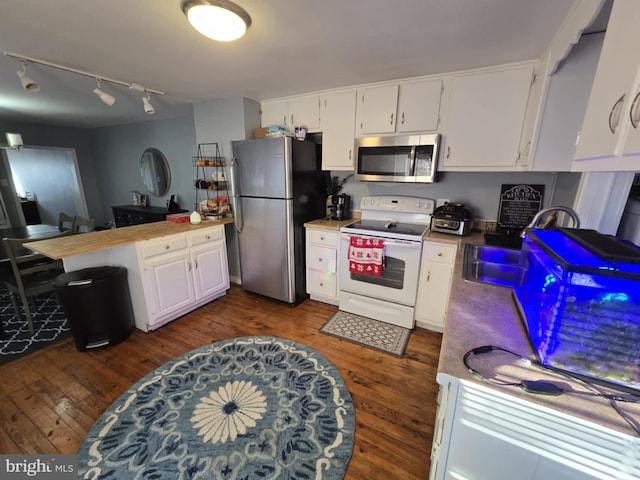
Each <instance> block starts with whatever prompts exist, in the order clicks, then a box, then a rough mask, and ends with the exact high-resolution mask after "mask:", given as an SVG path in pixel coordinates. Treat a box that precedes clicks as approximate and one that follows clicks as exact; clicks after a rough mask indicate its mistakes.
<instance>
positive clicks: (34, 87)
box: [18, 62, 40, 93]
mask: <svg viewBox="0 0 640 480" xmlns="http://www.w3.org/2000/svg"><path fill="white" fill-rule="evenodd" d="M18 77H20V83H21V84H22V88H24V89H25V90H26V91H27V92H31V93H35V92H37V91H38V90H40V85H38V83H37V82H36V81H35V80H33V79H32V78H31V77H29V76H28V75H27V62H22V70H18Z"/></svg>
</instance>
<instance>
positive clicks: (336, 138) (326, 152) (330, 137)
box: [321, 90, 356, 171]
mask: <svg viewBox="0 0 640 480" xmlns="http://www.w3.org/2000/svg"><path fill="white" fill-rule="evenodd" d="M321 106H322V169H323V170H342V171H353V167H354V131H355V122H356V91H355V90H352V91H348V92H337V93H328V94H325V95H324V96H323V98H322V105H321Z"/></svg>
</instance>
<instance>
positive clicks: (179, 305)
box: [142, 249, 196, 328]
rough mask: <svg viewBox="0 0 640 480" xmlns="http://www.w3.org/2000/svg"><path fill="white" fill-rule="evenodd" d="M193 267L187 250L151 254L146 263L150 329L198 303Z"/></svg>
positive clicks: (145, 280)
mask: <svg viewBox="0 0 640 480" xmlns="http://www.w3.org/2000/svg"><path fill="white" fill-rule="evenodd" d="M191 268H192V267H191V263H190V262H189V256H188V254H187V251H186V249H183V250H178V251H175V252H171V253H165V254H162V255H158V256H156V257H151V258H149V259H145V260H144V261H143V262H142V272H143V275H142V279H143V286H144V290H145V298H146V302H147V308H148V310H149V323H148V326H149V327H150V328H152V326H153V325H154V324H155V323H157V322H159V321H161V320H162V319H164V318H166V317H167V316H169V315H171V314H173V313H175V312H179V311H181V310H183V309H184V308H188V307H189V306H190V305H191V304H193V302H195V299H196V297H195V293H194V290H193V277H192V274H191Z"/></svg>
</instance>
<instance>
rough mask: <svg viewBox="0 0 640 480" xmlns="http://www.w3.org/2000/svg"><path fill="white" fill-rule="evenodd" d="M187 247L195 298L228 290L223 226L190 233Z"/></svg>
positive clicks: (198, 298) (227, 269)
mask: <svg viewBox="0 0 640 480" xmlns="http://www.w3.org/2000/svg"><path fill="white" fill-rule="evenodd" d="M189 247H190V251H189V256H190V259H191V268H192V273H193V280H194V291H195V295H196V300H200V299H201V298H208V297H211V296H215V295H218V294H219V293H220V292H224V291H226V290H228V289H229V268H228V266H227V247H226V243H225V238H224V230H223V228H220V229H219V230H215V231H209V230H203V231H200V232H194V233H192V234H190V235H189Z"/></svg>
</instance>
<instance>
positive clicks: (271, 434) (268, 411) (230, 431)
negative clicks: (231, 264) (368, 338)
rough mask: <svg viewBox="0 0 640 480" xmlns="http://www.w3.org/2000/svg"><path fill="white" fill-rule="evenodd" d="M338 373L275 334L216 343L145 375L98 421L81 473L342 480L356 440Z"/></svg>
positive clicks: (88, 441) (84, 447) (107, 476)
mask: <svg viewBox="0 0 640 480" xmlns="http://www.w3.org/2000/svg"><path fill="white" fill-rule="evenodd" d="M354 429H355V419H354V409H353V403H352V400H351V395H350V394H349V391H348V390H347V388H346V387H345V385H344V381H343V380H342V377H341V376H340V374H339V373H338V371H337V370H336V369H335V367H334V366H333V365H331V363H330V362H329V361H328V360H327V359H326V358H324V357H323V356H322V355H321V354H320V353H318V352H316V351H314V350H312V349H310V348H309V347H307V346H305V345H301V344H299V343H296V342H293V341H290V340H285V339H281V338H274V337H242V338H234V339H230V340H226V341H222V342H217V343H213V344H211V345H208V346H206V347H202V348H199V349H197V350H193V351H191V352H189V353H187V354H185V355H183V356H181V357H178V358H176V359H174V360H172V361H171V362H169V363H167V364H165V365H163V366H162V367H160V368H158V369H156V370H155V371H153V372H151V373H150V374H149V375H147V376H145V377H144V378H143V379H141V380H140V381H139V382H137V383H136V384H135V385H134V386H133V387H131V388H130V389H129V390H128V391H127V392H125V393H124V394H123V395H122V396H121V397H120V398H119V399H118V400H116V401H115V402H114V403H113V405H111V406H110V407H109V408H108V409H107V411H105V413H104V414H103V415H102V416H101V417H100V419H98V421H97V422H96V424H95V425H94V426H93V428H92V429H91V430H90V431H89V433H88V434H87V437H86V438H85V440H84V442H83V444H82V446H81V447H80V450H79V452H78V454H79V478H85V479H165V478H166V479H220V480H231V479H237V480H240V479H254V478H255V479H258V478H259V479H341V478H343V477H344V473H345V471H346V469H347V465H348V463H349V459H350V458H351V451H352V449H353V440H354Z"/></svg>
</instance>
